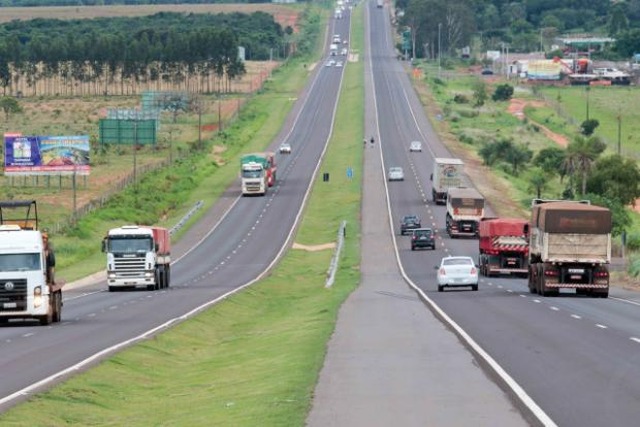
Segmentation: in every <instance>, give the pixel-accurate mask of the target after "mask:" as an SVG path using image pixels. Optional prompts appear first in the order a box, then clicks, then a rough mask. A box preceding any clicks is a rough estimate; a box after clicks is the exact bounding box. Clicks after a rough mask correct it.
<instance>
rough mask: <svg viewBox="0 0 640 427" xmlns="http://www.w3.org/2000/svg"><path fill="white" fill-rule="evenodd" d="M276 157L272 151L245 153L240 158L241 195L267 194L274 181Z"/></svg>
mask: <svg viewBox="0 0 640 427" xmlns="http://www.w3.org/2000/svg"><path fill="white" fill-rule="evenodd" d="M276 171H277V168H276V158H275V154H274V153H272V152H263V153H251V154H245V155H243V156H242V157H241V159H240V176H241V181H242V195H243V196H249V195H259V196H264V195H265V194H267V190H268V187H273V185H274V184H275V182H276Z"/></svg>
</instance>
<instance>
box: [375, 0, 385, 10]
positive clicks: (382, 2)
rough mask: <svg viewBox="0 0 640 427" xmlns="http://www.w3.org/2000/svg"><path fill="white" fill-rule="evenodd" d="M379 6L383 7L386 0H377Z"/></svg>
mask: <svg viewBox="0 0 640 427" xmlns="http://www.w3.org/2000/svg"><path fill="white" fill-rule="evenodd" d="M376 5H377V7H378V9H382V7H383V6H384V0H377V4H376Z"/></svg>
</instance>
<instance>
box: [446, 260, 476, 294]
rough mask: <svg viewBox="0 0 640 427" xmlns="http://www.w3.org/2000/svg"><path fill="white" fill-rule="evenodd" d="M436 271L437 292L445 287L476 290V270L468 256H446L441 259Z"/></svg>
mask: <svg viewBox="0 0 640 427" xmlns="http://www.w3.org/2000/svg"><path fill="white" fill-rule="evenodd" d="M436 270H438V292H442V291H443V290H444V288H445V287H457V286H463V287H467V286H470V287H471V289H472V290H474V291H477V290H478V269H477V268H476V265H475V264H474V262H473V259H472V258H471V257H468V256H447V257H444V258H442V260H441V261H440V265H439V266H436Z"/></svg>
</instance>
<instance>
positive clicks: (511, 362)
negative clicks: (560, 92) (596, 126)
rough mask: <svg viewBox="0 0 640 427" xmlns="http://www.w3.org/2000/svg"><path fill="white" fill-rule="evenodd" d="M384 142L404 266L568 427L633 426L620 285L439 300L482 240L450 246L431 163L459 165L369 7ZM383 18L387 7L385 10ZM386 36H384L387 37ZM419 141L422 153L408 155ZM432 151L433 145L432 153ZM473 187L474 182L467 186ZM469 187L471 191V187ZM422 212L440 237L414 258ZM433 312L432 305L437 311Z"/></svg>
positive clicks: (629, 324) (639, 333) (631, 368)
mask: <svg viewBox="0 0 640 427" xmlns="http://www.w3.org/2000/svg"><path fill="white" fill-rule="evenodd" d="M368 7H370V10H369V12H370V15H371V28H373V31H372V32H371V34H370V37H371V43H372V50H373V52H375V53H376V54H377V55H376V56H374V58H373V61H374V63H373V77H374V82H375V93H376V104H377V109H378V118H379V132H380V137H379V140H380V142H381V144H382V156H383V160H384V164H385V170H388V168H389V167H391V166H401V167H403V168H404V170H405V181H404V182H389V183H388V191H389V204H390V209H391V212H392V218H393V219H392V221H393V226H394V228H395V230H396V243H397V248H398V254H399V260H400V265H401V268H402V269H403V271H404V273H405V274H406V277H407V280H408V281H410V282H411V283H413V284H415V285H416V286H417V287H418V288H419V289H420V290H421V291H422V292H424V294H425V295H426V298H427V305H428V306H430V307H431V308H432V309H433V310H434V312H437V310H438V309H441V310H442V311H443V312H444V313H445V314H446V315H447V316H449V317H450V318H451V319H452V320H453V322H455V323H456V324H457V325H458V326H460V327H461V328H462V329H463V330H464V331H465V332H466V333H467V334H468V335H469V336H470V337H471V339H472V340H473V341H474V342H475V343H477V344H478V345H479V346H480V347H481V348H482V349H484V350H485V351H486V352H487V353H488V354H489V355H490V356H491V357H492V358H493V359H494V360H495V361H497V362H498V364H499V365H500V366H501V367H502V368H503V369H504V370H505V371H506V372H507V374H508V375H509V376H510V377H511V378H512V379H514V380H515V381H516V382H517V384H519V386H521V387H522V389H523V390H524V391H525V392H526V394H527V395H528V396H529V397H531V398H532V399H533V400H534V401H535V403H537V405H538V406H539V407H540V408H541V409H542V410H543V411H544V413H546V415H548V416H549V417H550V419H551V420H553V421H552V423H551V425H552V424H553V423H555V424H557V425H561V426H581V427H585V426H594V427H596V426H603V425H610V426H630V425H637V424H638V419H640V299H639V298H638V295H637V294H636V293H632V292H627V291H624V290H622V289H620V288H616V287H614V288H613V289H612V290H611V293H610V295H611V297H610V298H608V299H592V298H588V297H582V296H579V297H578V296H575V295H574V294H564V293H563V294H561V295H560V296H559V297H555V298H553V297H547V298H543V297H540V296H538V295H533V294H530V293H529V291H528V289H527V285H526V280H524V279H515V278H508V277H501V278H495V277H494V278H490V279H488V278H481V281H480V289H479V291H478V292H472V291H468V290H466V289H464V290H463V289H460V290H445V292H443V293H439V292H437V289H436V283H435V270H434V267H435V266H436V265H438V263H439V260H440V258H441V257H443V256H446V255H447V254H451V255H468V256H472V257H474V258H475V259H477V257H478V241H477V240H475V239H455V240H452V239H450V238H449V237H448V236H447V235H446V233H445V231H444V225H445V207H444V206H435V205H434V203H432V202H431V196H430V194H431V184H430V181H429V176H430V174H431V172H432V165H433V158H434V157H453V156H451V155H450V154H449V153H448V152H447V150H446V149H445V147H443V145H442V144H441V143H440V142H439V140H438V138H437V136H436V134H435V132H434V131H433V129H432V127H431V125H430V123H429V121H428V120H427V119H426V118H425V115H424V113H423V110H422V107H421V105H420V102H419V101H418V99H417V98H416V96H415V93H414V91H413V90H412V89H411V84H410V81H409V78H408V76H407V73H406V72H405V70H404V69H403V65H406V64H403V63H402V62H400V61H398V60H397V59H396V56H395V53H394V51H393V49H392V47H391V46H392V43H391V40H390V36H389V34H390V33H391V31H390V29H389V22H388V16H386V15H385V13H384V12H383V11H382V10H379V9H378V10H376V8H375V6H374V5H372V4H369V5H368ZM385 10H386V9H385ZM382 29H384V31H382ZM412 140H421V141H423V151H422V152H421V153H409V143H410V141H412ZM425 144H426V146H425ZM469 184H471V180H469ZM471 185H472V184H471ZM405 214H418V215H419V216H421V218H422V224H423V226H432V227H434V228H435V229H437V230H438V236H439V237H438V248H437V250H436V251H416V252H412V251H411V250H410V243H409V240H408V239H409V237H401V236H400V235H399V232H398V227H399V221H400V217H401V216H402V215H405ZM436 306H437V308H438V309H436V308H434V307H436Z"/></svg>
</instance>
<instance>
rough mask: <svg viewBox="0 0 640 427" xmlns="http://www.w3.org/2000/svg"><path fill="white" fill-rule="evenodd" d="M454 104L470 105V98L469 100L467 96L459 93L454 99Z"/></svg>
mask: <svg viewBox="0 0 640 427" xmlns="http://www.w3.org/2000/svg"><path fill="white" fill-rule="evenodd" d="M453 102H455V103H456V104H468V103H469V98H467V97H466V96H465V95H462V94H459V93H457V94H456V95H455V96H454V97H453Z"/></svg>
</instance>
